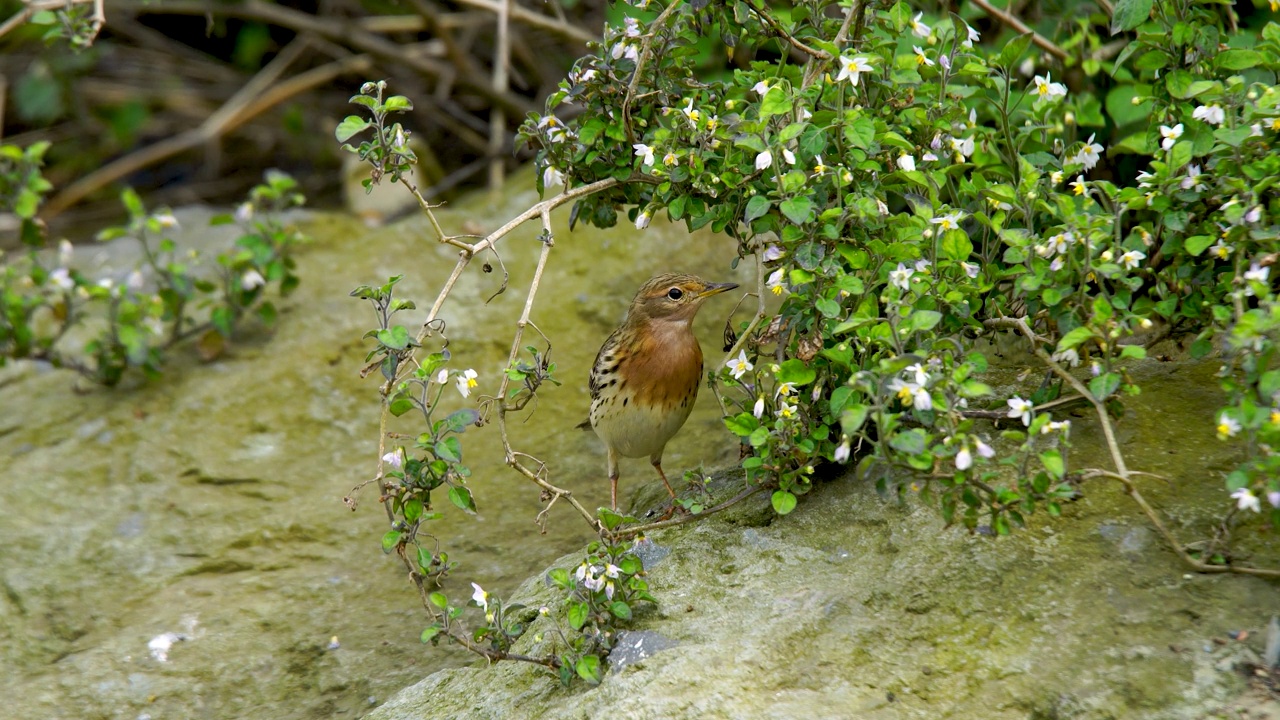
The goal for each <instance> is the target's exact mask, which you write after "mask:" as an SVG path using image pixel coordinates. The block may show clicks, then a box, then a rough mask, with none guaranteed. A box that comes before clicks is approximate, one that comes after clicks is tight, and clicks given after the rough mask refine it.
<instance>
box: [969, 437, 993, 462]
mask: <svg viewBox="0 0 1280 720" xmlns="http://www.w3.org/2000/svg"><path fill="white" fill-rule="evenodd" d="M973 443H974V445H976V446H977V447H978V454H979V455H981V456H982V457H984V458H993V457H995V456H996V451H995V449H994V448H992V447H991V446H990V445H988V444H986V443H984V442H982V441H981V440H977V439H975V440H974V441H973Z"/></svg>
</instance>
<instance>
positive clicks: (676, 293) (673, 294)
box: [667, 288, 684, 300]
mask: <svg viewBox="0 0 1280 720" xmlns="http://www.w3.org/2000/svg"><path fill="white" fill-rule="evenodd" d="M667 297H669V298H671V299H672V300H679V299H680V298H682V297H684V291H683V290H681V289H680V288H671V289H670V290H668V291H667Z"/></svg>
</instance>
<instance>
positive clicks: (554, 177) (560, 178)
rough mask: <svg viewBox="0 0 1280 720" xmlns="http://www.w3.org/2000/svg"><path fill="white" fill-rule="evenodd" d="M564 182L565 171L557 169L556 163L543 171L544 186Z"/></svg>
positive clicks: (547, 186)
mask: <svg viewBox="0 0 1280 720" xmlns="http://www.w3.org/2000/svg"><path fill="white" fill-rule="evenodd" d="M563 184H564V173H562V172H560V171H559V170H557V169H556V168H555V166H554V165H548V166H547V169H546V170H543V171H542V187H544V188H549V187H555V186H556V185H563Z"/></svg>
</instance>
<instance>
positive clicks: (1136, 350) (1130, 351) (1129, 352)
mask: <svg viewBox="0 0 1280 720" xmlns="http://www.w3.org/2000/svg"><path fill="white" fill-rule="evenodd" d="M1146 356H1147V349H1146V348H1144V347H1142V346H1141V345H1125V346H1124V347H1122V348H1120V357H1122V358H1132V359H1134V360H1141V359H1142V358H1144V357H1146Z"/></svg>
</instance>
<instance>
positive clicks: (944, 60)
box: [938, 55, 951, 70]
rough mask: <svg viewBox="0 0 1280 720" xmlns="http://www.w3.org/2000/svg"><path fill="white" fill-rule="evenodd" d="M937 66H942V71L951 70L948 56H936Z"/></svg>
mask: <svg viewBox="0 0 1280 720" xmlns="http://www.w3.org/2000/svg"><path fill="white" fill-rule="evenodd" d="M938 64H939V65H941V66H942V69H943V70H950V69H951V58H950V56H947V55H939V56H938Z"/></svg>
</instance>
